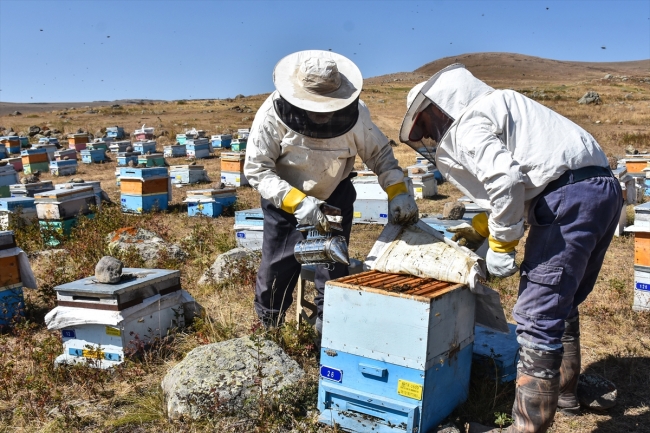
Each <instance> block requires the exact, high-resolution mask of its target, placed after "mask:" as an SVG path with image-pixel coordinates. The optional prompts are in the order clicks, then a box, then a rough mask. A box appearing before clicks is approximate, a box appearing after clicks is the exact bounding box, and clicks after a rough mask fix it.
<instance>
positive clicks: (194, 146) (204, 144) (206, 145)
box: [185, 138, 210, 159]
mask: <svg viewBox="0 0 650 433" xmlns="http://www.w3.org/2000/svg"><path fill="white" fill-rule="evenodd" d="M185 150H186V151H187V157H188V158H196V159H200V158H207V157H208V156H210V142H209V141H208V139H207V138H195V139H193V140H187V141H186V142H185Z"/></svg>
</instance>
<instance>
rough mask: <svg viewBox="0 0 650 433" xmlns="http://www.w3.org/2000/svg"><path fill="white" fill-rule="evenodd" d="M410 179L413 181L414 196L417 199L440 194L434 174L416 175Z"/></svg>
mask: <svg viewBox="0 0 650 433" xmlns="http://www.w3.org/2000/svg"><path fill="white" fill-rule="evenodd" d="M410 178H411V180H412V181H413V195H414V197H415V198H416V199H423V198H429V197H434V196H435V195H436V194H438V182H437V181H436V178H435V176H434V175H433V173H427V174H414V175H412V176H410Z"/></svg>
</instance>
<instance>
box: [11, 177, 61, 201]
mask: <svg viewBox="0 0 650 433" xmlns="http://www.w3.org/2000/svg"><path fill="white" fill-rule="evenodd" d="M53 189H54V185H53V184H52V181H51V180H44V181H42V182H35V183H26V184H22V183H18V184H15V185H11V186H10V187H9V190H10V192H11V196H12V197H34V194H38V193H41V192H45V191H52V190H53Z"/></svg>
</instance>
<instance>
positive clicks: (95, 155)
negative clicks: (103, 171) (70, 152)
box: [81, 149, 106, 164]
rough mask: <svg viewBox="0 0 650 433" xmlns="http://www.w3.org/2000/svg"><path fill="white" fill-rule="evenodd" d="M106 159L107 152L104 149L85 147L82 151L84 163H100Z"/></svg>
mask: <svg viewBox="0 0 650 433" xmlns="http://www.w3.org/2000/svg"><path fill="white" fill-rule="evenodd" d="M105 160H106V152H105V151H104V150H103V149H84V150H82V151H81V162H83V163H84V164H92V163H95V164H99V163H101V162H104V161H105Z"/></svg>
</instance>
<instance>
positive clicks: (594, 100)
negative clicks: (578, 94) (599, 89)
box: [578, 90, 602, 104]
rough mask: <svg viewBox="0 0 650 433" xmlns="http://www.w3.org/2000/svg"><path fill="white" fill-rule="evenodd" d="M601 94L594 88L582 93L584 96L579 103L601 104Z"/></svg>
mask: <svg viewBox="0 0 650 433" xmlns="http://www.w3.org/2000/svg"><path fill="white" fill-rule="evenodd" d="M601 102H602V101H601V100H600V95H599V94H598V93H596V92H594V91H593V90H590V91H589V92H587V93H585V94H584V95H582V98H580V99H578V104H600V103H601Z"/></svg>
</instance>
